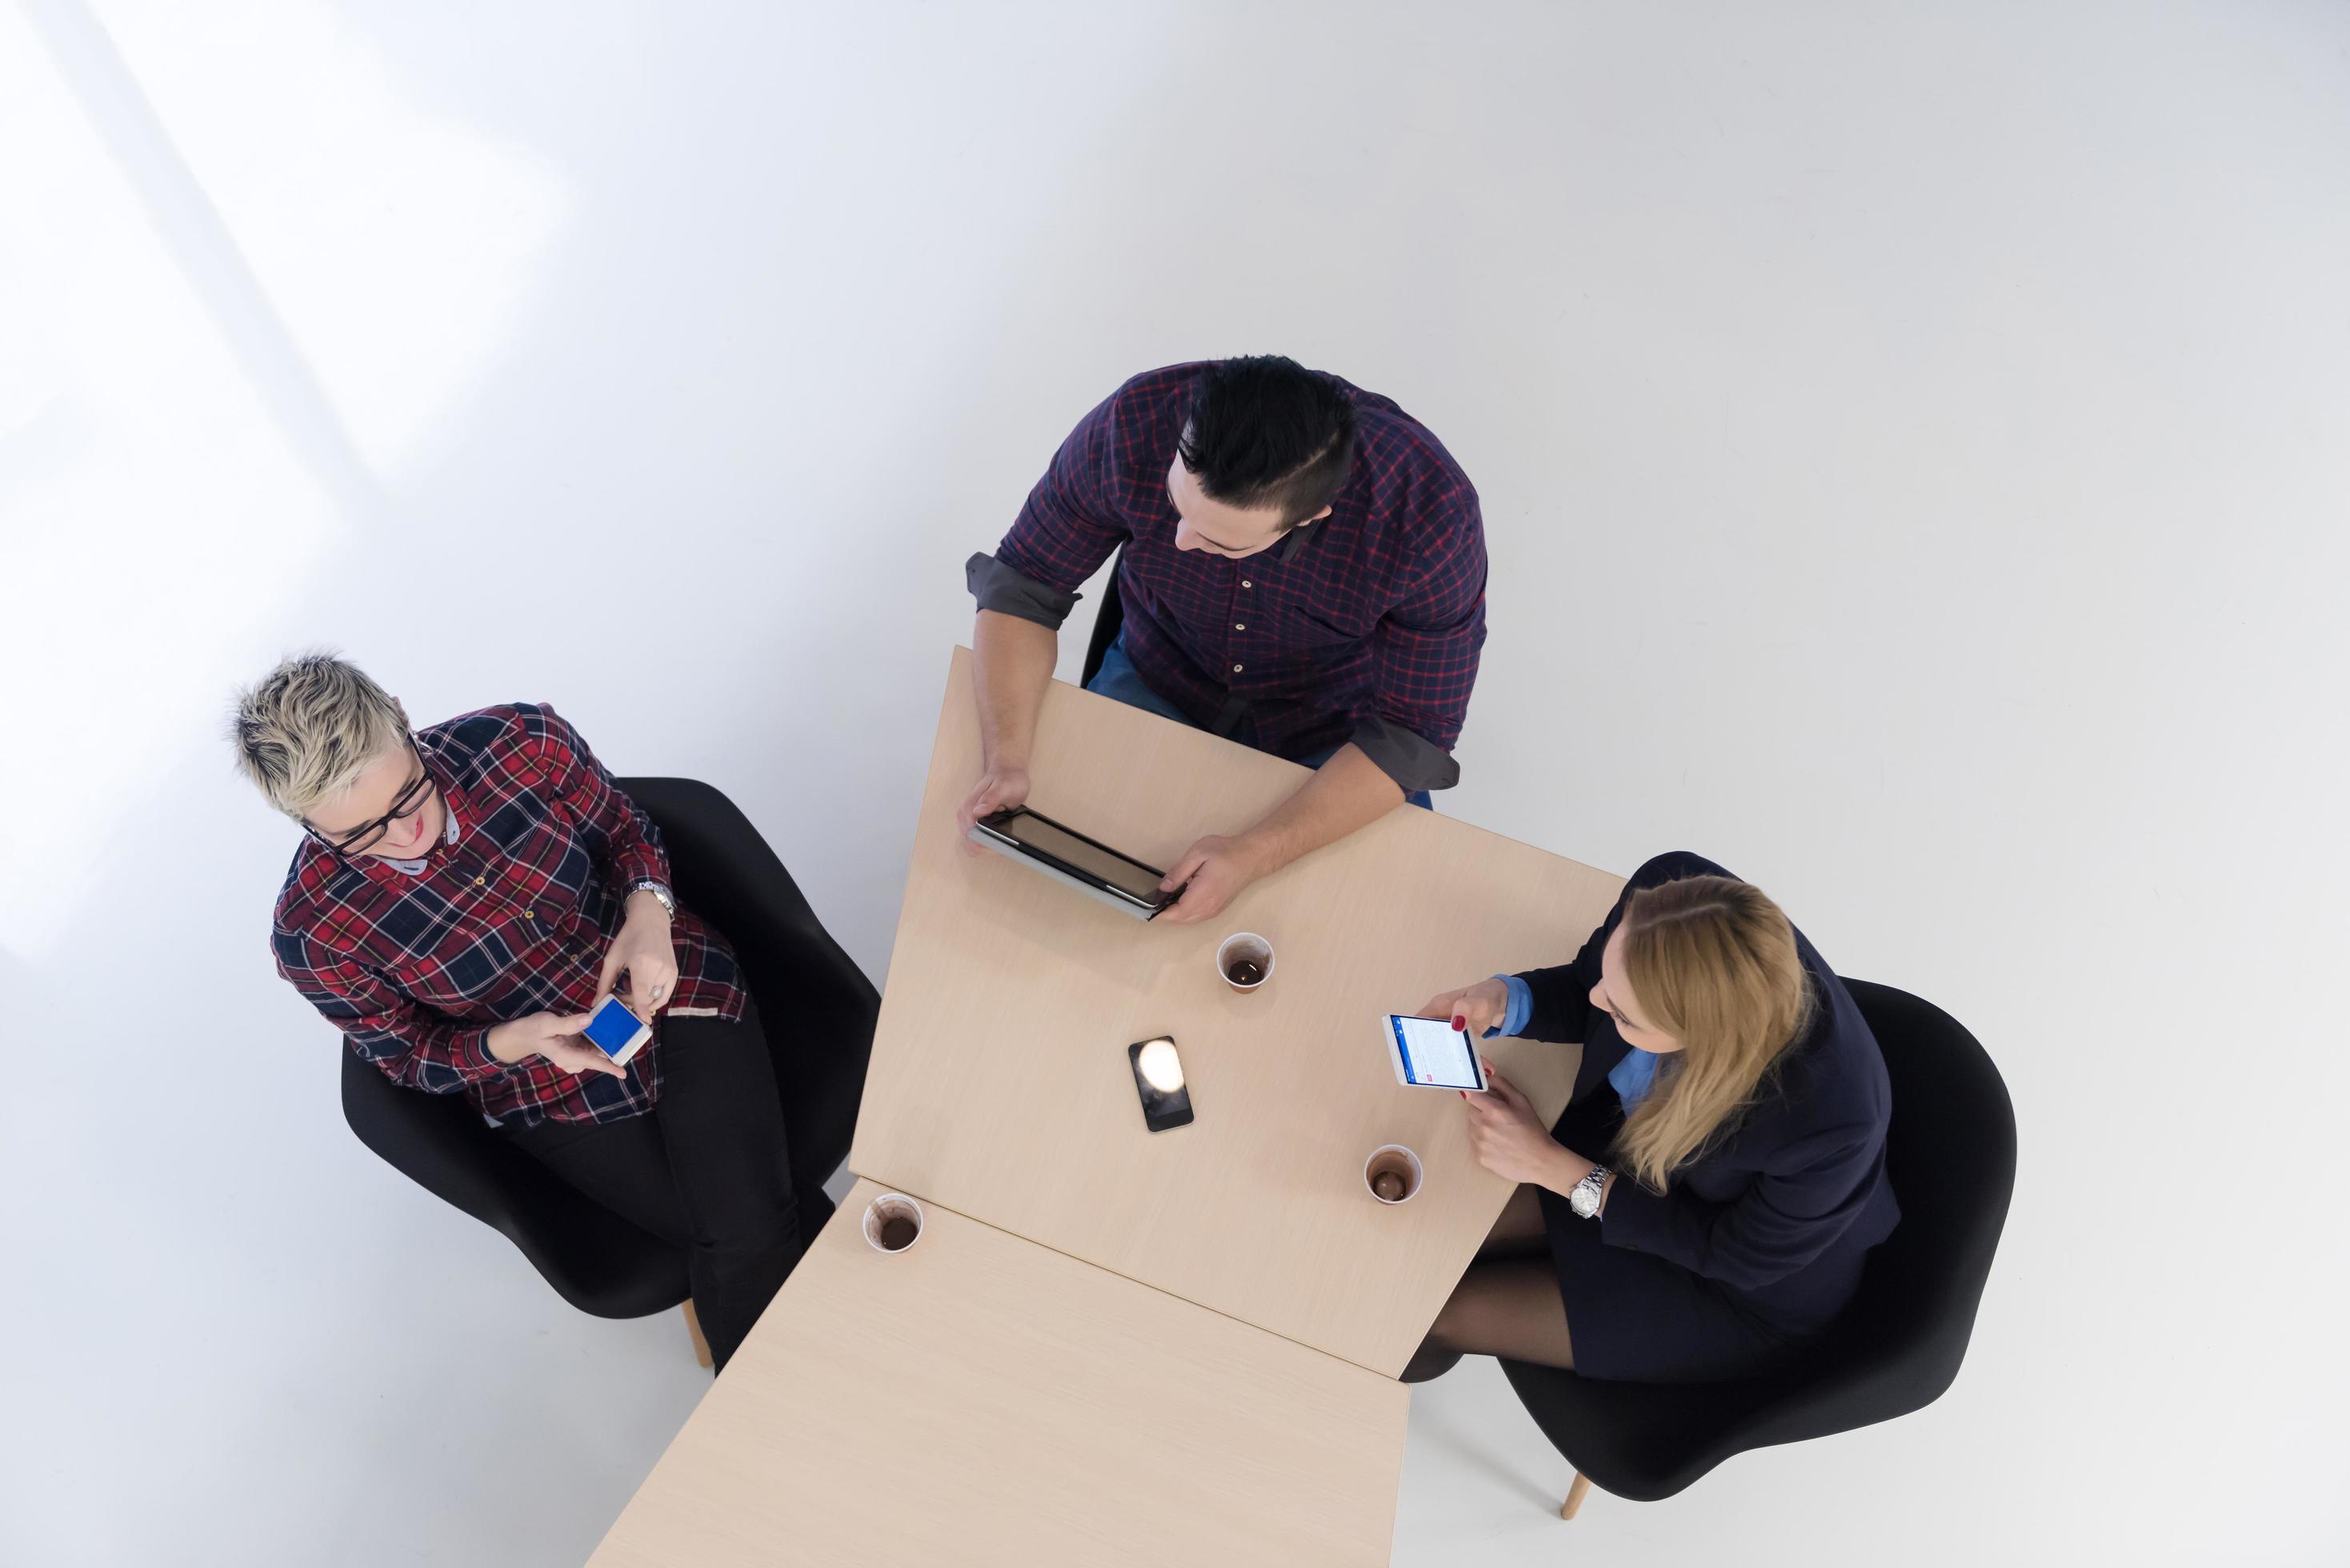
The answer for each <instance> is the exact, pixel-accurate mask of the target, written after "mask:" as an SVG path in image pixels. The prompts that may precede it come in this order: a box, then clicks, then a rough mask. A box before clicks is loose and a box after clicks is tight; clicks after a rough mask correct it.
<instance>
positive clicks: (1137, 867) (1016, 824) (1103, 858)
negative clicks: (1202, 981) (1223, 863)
mask: <svg viewBox="0 0 2350 1568" xmlns="http://www.w3.org/2000/svg"><path fill="white" fill-rule="evenodd" d="M991 826H994V827H996V828H997V829H999V830H1000V831H1002V832H1003V834H1005V835H1006V836H1009V837H1011V838H1014V839H1015V840H1017V841H1018V842H1020V843H1022V844H1025V845H1028V846H1031V847H1033V848H1036V849H1041V850H1043V851H1044V852H1045V854H1047V855H1049V856H1051V857H1053V858H1054V859H1055V860H1058V861H1061V862H1062V863H1063V864H1065V865H1068V866H1074V867H1076V868H1077V869H1078V870H1080V871H1082V872H1084V873H1085V874H1086V875H1087V876H1088V877H1096V878H1098V879H1099V880H1101V881H1104V882H1107V883H1108V884H1109V885H1110V886H1111V887H1113V888H1119V889H1121V890H1122V891H1125V892H1128V893H1131V894H1133V895H1134V897H1136V898H1139V899H1140V900H1142V901H1143V902H1144V903H1146V904H1155V903H1158V902H1159V900H1160V899H1162V898H1165V897H1166V895H1165V894H1163V893H1161V892H1160V891H1159V877H1161V876H1163V875H1164V873H1163V872H1159V871H1154V870H1152V869H1151V868H1150V867H1148V866H1145V865H1143V864H1142V863H1141V862H1139V861H1136V860H1128V858H1127V857H1125V856H1123V855H1119V854H1118V853H1116V852H1115V851H1112V850H1108V849H1105V848H1103V847H1102V846H1100V845H1098V844H1096V843H1094V842H1093V841H1092V840H1091V839H1088V838H1080V837H1078V836H1076V834H1074V833H1071V832H1070V831H1069V830H1068V829H1067V828H1066V827H1063V826H1061V825H1060V824H1058V823H1056V822H1051V821H1047V820H1046V819H1045V818H1044V817H1041V816H1038V815H1036V814H1035V813H1034V812H1028V811H1022V812H1015V813H1014V814H1013V815H1011V816H1010V817H1009V818H1008V819H1005V818H998V819H995V820H993V822H992V823H991Z"/></svg>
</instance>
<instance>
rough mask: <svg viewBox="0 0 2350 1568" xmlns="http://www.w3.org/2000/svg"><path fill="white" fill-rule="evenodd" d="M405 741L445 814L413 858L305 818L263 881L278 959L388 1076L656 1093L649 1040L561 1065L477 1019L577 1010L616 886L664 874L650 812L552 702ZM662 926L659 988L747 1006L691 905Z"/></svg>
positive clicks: (718, 940)
mask: <svg viewBox="0 0 2350 1568" xmlns="http://www.w3.org/2000/svg"><path fill="white" fill-rule="evenodd" d="M416 743H417V749H418V751H419V752H421V753H422V755H423V758H424V766H425V767H426V769H427V770H429V771H430V772H431V773H432V776H433V778H434V779H435V780H436V781H438V783H439V784H440V786H441V795H442V800H443V801H445V802H446V803H447V805H448V808H449V810H450V812H451V814H452V815H454V817H455V818H456V822H457V833H458V836H457V842H456V843H454V844H450V843H447V842H446V841H445V837H444V841H443V842H442V843H439V844H436V845H435V846H433V848H432V853H431V854H430V855H429V856H428V857H426V860H425V866H424V869H423V870H422V871H421V873H418V874H417V875H414V876H411V875H409V874H407V873H405V872H402V871H400V870H398V869H397V868H395V867H392V866H391V865H390V864H389V863H388V862H386V861H384V860H383V859H382V858H380V857H377V856H372V855H355V856H350V857H339V856H337V855H336V854H335V853H334V852H333V851H331V850H328V849H327V848H326V847H324V846H321V845H320V844H318V843H317V840H315V839H311V838H307V837H306V838H305V839H304V840H303V842H302V847H301V849H300V850H299V851H298V852H297V853H296V855H295V857H294V866H293V868H292V870H291V871H290V872H288V873H287V876H286V887H285V890H284V891H283V892H281V893H280V894H279V895H278V897H277V912H276V920H275V923H274V930H273V932H272V936H271V946H272V947H273V948H274V949H275V950H276V955H277V969H278V972H279V973H281V974H283V975H284V976H285V977H286V979H287V980H288V981H292V982H293V984H294V988H295V989H296V991H299V992H301V993H302V994H303V995H304V996H305V997H307V998H308V999H309V1002H310V1003H311V1005H312V1006H314V1007H316V1008H317V1010H318V1011H319V1012H322V1013H324V1014H326V1016H327V1018H328V1021H329V1022H330V1023H333V1024H334V1025H335V1026H336V1027H337V1028H338V1029H340V1030H341V1031H342V1032H343V1033H344V1036H345V1037H346V1038H347V1039H348V1040H349V1041H350V1044H351V1046H352V1048H353V1049H354V1050H356V1051H358V1052H359V1054H360V1055H362V1056H364V1057H366V1058H367V1059H368V1060H369V1061H370V1062H373V1063H374V1064H376V1065H377V1066H379V1067H380V1068H382V1069H383V1070H384V1072H385V1073H387V1074H389V1075H390V1076H391V1078H392V1081H393V1082H395V1083H400V1084H405V1085H409V1086H411V1087H412V1088H418V1089H424V1090H427V1091H430V1092H431V1093H433V1094H451V1093H453V1092H455V1091H457V1090H460V1089H462V1090H463V1091H464V1092H465V1093H466V1095H468V1096H471V1097H472V1099H473V1104H474V1105H476V1106H479V1107H481V1109H482V1110H483V1111H484V1113H486V1114H487V1115H490V1116H495V1117H496V1118H497V1119H498V1120H499V1121H500V1122H504V1123H512V1124H516V1125H520V1126H525V1127H527V1126H530V1125H532V1124H534V1123H536V1122H538V1121H540V1120H542V1119H550V1120H554V1121H565V1122H580V1121H596V1122H611V1121H619V1120H620V1119H621V1118H623V1117H626V1116H637V1115H639V1114H640V1113H642V1112H643V1111H645V1110H646V1109H648V1108H649V1107H650V1106H651V1105H652V1103H653V1101H654V1100H656V1099H657V1098H659V1097H660V1063H661V1057H660V1027H659V1024H658V1023H656V1025H655V1029H654V1036H655V1037H654V1039H653V1040H652V1041H651V1042H650V1043H649V1044H647V1045H646V1046H645V1048H644V1049H643V1050H641V1051H639V1052H638V1053H637V1054H636V1056H635V1058H634V1059H633V1060H631V1061H630V1062H629V1074H628V1076H627V1077H625V1078H616V1077H613V1076H612V1075H609V1074H607V1073H586V1074H581V1075H577V1076H576V1077H575V1076H574V1075H571V1074H569V1073H567V1072H564V1071H563V1070H562V1069H560V1068H558V1067H556V1065H555V1064H553V1063H551V1062H549V1061H547V1060H546V1058H545V1057H544V1056H528V1057H525V1058H524V1059H523V1060H522V1061H520V1062H517V1063H515V1064H513V1065H511V1066H509V1065H508V1064H505V1063H504V1062H501V1061H499V1060H498V1059H497V1058H496V1057H494V1056H493V1055H491V1054H490V1053H489V1050H488V1047H487V1044H485V1043H486V1041H487V1039H488V1037H489V1033H490V1026H491V1025H492V1024H494V1023H504V1022H505V1021H506V1020H508V1019H514V1018H522V1017H525V1016H527V1015H528V1014H530V1013H534V1012H586V1011H587V1007H588V1006H589V1004H590V1003H592V1002H594V1001H595V1000H596V982H597V980H598V977H599V976H600V975H601V973H602V971H603V964H604V955H605V953H606V951H607V950H608V949H609V947H610V946H611V942H612V939H613V938H614V937H615V936H617V935H618V934H619V929H620V919H621V914H622V909H621V906H622V904H623V903H624V901H625V895H624V892H623V889H625V888H627V887H628V885H629V883H630V882H631V881H634V880H635V879H636V878H638V877H657V878H659V879H660V880H661V881H662V882H664V883H665V882H667V881H668V880H669V857H667V856H666V855H665V854H664V853H662V850H661V844H660V832H659V830H658V829H656V828H655V827H654V826H653V825H652V820H651V818H650V817H648V816H647V815H645V814H644V813H643V812H642V811H641V810H639V809H638V808H637V806H636V805H633V804H632V803H631V802H630V801H629V798H628V796H626V795H624V794H621V793H620V791H619V787H618V786H617V785H615V784H613V782H612V775H611V774H608V773H606V772H605V771H604V768H603V765H602V764H601V763H598V762H597V760H596V758H595V755H594V753H590V752H589V751H588V750H587V742H584V741H582V740H581V739H580V738H579V735H578V732H577V731H575V730H573V729H572V728H571V726H570V725H569V724H567V723H566V722H564V721H563V720H561V719H560V718H558V717H556V712H555V710H554V709H552V708H548V707H546V706H543V705H542V706H537V707H534V706H531V705H530V704H527V703H520V702H518V703H515V705H514V706H513V707H510V708H487V709H484V710H483V711H481V712H478V713H467V714H465V715H463V717H461V718H456V719H452V720H450V721H449V722H447V723H445V724H435V725H433V726H432V728H430V729H426V730H421V731H419V732H417V736H416ZM670 934H671V939H672V940H674V942H675V943H676V945H677V970H678V975H677V992H676V995H675V996H674V998H673V999H672V1000H671V1006H672V1007H673V1008H681V1009H686V1010H701V1009H711V1010H714V1011H715V1012H717V1014H718V1015H719V1016H720V1017H723V1018H727V1019H738V1018H740V1017H742V1016H743V1001H744V997H745V992H744V991H743V980H742V975H741V973H740V971H738V970H737V969H736V967H735V963H734V954H733V950H732V949H730V948H729V947H728V946H727V945H726V940H725V939H724V938H723V937H722V936H720V935H719V934H718V933H717V932H716V931H714V930H712V929H710V927H709V926H707V925H705V924H704V923H703V922H702V920H700V919H697V918H696V917H695V916H694V915H693V914H692V913H691V911H689V910H686V909H679V910H678V912H677V919H676V920H675V921H674V922H673V923H672V925H671V931H670Z"/></svg>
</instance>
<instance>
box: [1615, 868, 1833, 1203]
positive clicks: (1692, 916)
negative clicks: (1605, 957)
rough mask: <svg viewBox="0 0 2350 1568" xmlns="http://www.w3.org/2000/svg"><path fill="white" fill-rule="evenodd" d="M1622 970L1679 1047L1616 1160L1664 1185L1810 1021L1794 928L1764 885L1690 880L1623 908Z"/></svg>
mask: <svg viewBox="0 0 2350 1568" xmlns="http://www.w3.org/2000/svg"><path fill="white" fill-rule="evenodd" d="M1621 929H1622V930H1623V933H1624V978H1625V979H1626V980H1627V981H1629V982H1630V983H1631V987H1632V991H1633V993H1634V995H1635V996H1636V997H1637V998H1638V1001H1639V1004H1640V1010H1641V1012H1645V1013H1646V1014H1647V1015H1648V1022H1649V1023H1652V1024H1654V1025H1655V1026H1656V1027H1657V1028H1659V1029H1660V1030H1662V1031H1663V1032H1664V1033H1667V1034H1669V1035H1671V1036H1672V1037H1673V1038H1674V1039H1676V1040H1678V1041H1679V1042H1680V1043H1681V1049H1679V1051H1676V1052H1672V1053H1670V1054H1667V1055H1665V1056H1664V1058H1663V1059H1662V1060H1661V1061H1659V1063H1658V1064H1657V1076H1656V1083H1655V1086H1654V1087H1652V1088H1651V1089H1650V1090H1649V1092H1648V1096H1647V1097H1645V1098H1644V1099H1642V1100H1641V1101H1640V1102H1639V1104H1638V1106H1635V1107H1634V1108H1633V1110H1632V1114H1631V1115H1630V1116H1629V1117H1627V1119H1626V1121H1625V1123H1624V1127H1623V1130H1622V1131H1621V1132H1620V1133H1618V1134H1617V1138H1616V1157H1617V1159H1618V1160H1619V1161H1620V1162H1622V1164H1623V1165H1624V1166H1625V1167H1626V1168H1627V1169H1628V1170H1629V1171H1630V1173H1631V1174H1632V1176H1633V1177H1634V1178H1636V1179H1638V1181H1639V1183H1640V1185H1641V1186H1643V1187H1646V1188H1648V1189H1649V1190H1650V1191H1652V1192H1662V1191H1663V1190H1664V1189H1665V1183H1666V1182H1667V1180H1668V1179H1669V1178H1670V1177H1671V1176H1672V1173H1673V1172H1674V1171H1676V1170H1678V1169H1679V1168H1681V1167H1682V1166H1683V1165H1686V1164H1687V1163H1689V1162H1690V1160H1691V1159H1694V1158H1697V1157H1698V1156H1699V1155H1700V1154H1701V1153H1703V1152H1704V1151H1705V1149H1706V1148H1707V1147H1708V1146H1709V1145H1710V1144H1711V1143H1712V1142H1714V1141H1715V1140H1716V1139H1717V1138H1719V1137H1721V1136H1723V1135H1724V1134H1726V1133H1728V1132H1729V1131H1730V1130H1731V1128H1733V1127H1736V1126H1737V1125H1738V1119H1739V1117H1740V1116H1742V1115H1743V1114H1744V1113H1745V1111H1746V1108H1747V1107H1748V1106H1751V1105H1752V1104H1753V1103H1754V1102H1755V1100H1756V1099H1757V1098H1758V1097H1759V1096H1760V1094H1761V1091H1762V1088H1763V1083H1764V1081H1765V1080H1766V1079H1767V1078H1768V1077H1769V1076H1770V1075H1771V1070H1772V1068H1773V1066H1774V1065H1775V1064H1777V1062H1778V1060H1779V1056H1780V1054H1781V1053H1783V1051H1785V1050H1786V1048H1787V1047H1788V1046H1789V1045H1791V1044H1794V1042H1795V1041H1796V1040H1797V1039H1799V1038H1800V1037H1801V1036H1802V1035H1803V1033H1804V1029H1805V1028H1806V1027H1808V1026H1809V1024H1810V1023H1811V1019H1812V1008H1813V1006H1814V998H1813V995H1812V989H1811V985H1810V983H1809V981H1808V980H1807V978H1806V977H1805V975H1804V962H1803V959H1802V957H1801V956H1800V955H1799V954H1798V953H1797V952H1796V950H1795V928H1794V926H1793V925H1791V924H1790V923H1789V922H1788V919H1787V917H1786V916H1785V914H1783V912H1781V910H1780V909H1779V906H1778V905H1776V904H1774V903H1773V902H1772V901H1771V900H1770V899H1769V898H1767V897H1765V896H1764V895H1763V890H1762V889H1761V888H1756V887H1753V886H1752V885H1751V884H1749V883H1745V882H1741V881H1738V880H1736V879H1735V878H1733V877H1682V878H1680V879H1679V880H1678V881H1673V882H1666V883H1662V884H1659V886H1657V887H1654V888H1642V889H1640V891H1638V892H1637V893H1635V894H1633V895H1632V898H1631V900H1630V901H1629V902H1628V903H1627V904H1626V905H1625V908H1624V919H1623V924H1622V928H1621Z"/></svg>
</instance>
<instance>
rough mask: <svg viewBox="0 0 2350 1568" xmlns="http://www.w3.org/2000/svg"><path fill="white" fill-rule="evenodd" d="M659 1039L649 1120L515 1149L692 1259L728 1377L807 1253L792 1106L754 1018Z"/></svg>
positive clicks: (555, 1133)
mask: <svg viewBox="0 0 2350 1568" xmlns="http://www.w3.org/2000/svg"><path fill="white" fill-rule="evenodd" d="M661 1030H662V1039H661V1043H660V1054H661V1090H660V1099H659V1100H657V1101H655V1102H654V1104H653V1108H652V1109H651V1110H650V1111H649V1112H647V1113H646V1114H645V1115H643V1116H630V1117H629V1118H628V1119H627V1120H626V1121H619V1122H541V1123H540V1124H539V1125H538V1126H536V1127H513V1128H509V1129H507V1130H506V1136H507V1137H511V1138H512V1139H513V1140H514V1141H515V1143H517V1144H519V1145H520V1146H521V1147H523V1149H524V1150H525V1152H527V1153H528V1154H530V1155H531V1157H532V1158H535V1159H536V1160H538V1161H539V1163H541V1164H542V1165H545V1166H546V1168H548V1169H550V1170H552V1171H554V1172H555V1173H556V1175H557V1176H559V1177H561V1178H562V1179H564V1180H565V1181H567V1182H568V1183H569V1184H570V1185H572V1186H573V1187H576V1188H577V1189H579V1190H580V1191H581V1192H584V1193H586V1194H587V1196H588V1197H590V1198H592V1199H595V1200H596V1201H597V1202H598V1203H601V1204H602V1205H604V1206H605V1207H606V1208H607V1209H610V1210H613V1211H615V1212H616V1213H618V1214H619V1215H620V1216H622V1217H623V1218H624V1219H627V1220H629V1221H631V1222H632V1223H634V1224H637V1225H639V1226H641V1227H643V1228H644V1229H645V1230H647V1231H651V1232H652V1233H653V1234H654V1235H656V1236H659V1237H660V1238H662V1239H663V1240H664V1241H674V1242H676V1243H677V1244H678V1245H679V1246H681V1247H683V1248H684V1249H685V1250H686V1272H687V1278H688V1280H689V1282H691V1286H692V1289H693V1307H694V1312H695V1314H697V1315H698V1316H700V1318H701V1319H702V1335H703V1337H705V1338H706V1339H708V1340H709V1341H710V1358H711V1360H712V1361H713V1362H715V1363H716V1364H717V1366H718V1368H719V1370H721V1371H723V1370H724V1369H725V1366H726V1362H727V1359H728V1357H730V1356H732V1355H733V1354H734V1352H735V1350H736V1349H737V1348H738V1347H739V1346H740V1345H742V1343H743V1337H744V1336H745V1335H746V1334H749V1333H750V1332H751V1325H752V1324H754V1323H756V1322H758V1321H759V1314H761V1313H762V1312H764V1311H765V1310H766V1306H767V1303H768V1302H769V1301H770V1300H772V1299H773V1298H774V1296H775V1292H776V1291H777V1289H779V1288H780V1287H781V1286H782V1284H783V1282H784V1281H785V1277H786V1276H788V1275H789V1274H790V1273H791V1272H792V1267H793V1265H794V1264H795V1263H797V1262H799V1261H800V1253H801V1251H803V1250H804V1248H805V1245H806V1243H805V1241H803V1239H802V1231H801V1227H800V1218H801V1216H800V1205H799V1202H798V1200H797V1199H796V1197H795V1194H794V1193H793V1191H792V1173H791V1162H790V1160H789V1159H788V1158H786V1151H785V1145H784V1112H783V1106H782V1104H781V1102H779V1101H778V1100H777V1099H776V1097H775V1065H774V1063H773V1062H772V1061H771V1060H770V1058H769V1057H768V1055H767V1038H766V1035H765V1034H764V1033H763V1032H762V1030H761V1027H760V1023H759V1013H758V1009H757V1008H756V1007H755V1006H753V1007H750V1008H749V1009H748V1010H746V1011H745V1012H744V1013H743V1021H742V1022H741V1023H726V1022H725V1021H723V1019H717V1018H671V1019H670V1020H668V1021H667V1022H665V1023H663V1024H662V1025H661ZM814 1197H815V1199H816V1202H817V1203H818V1204H820V1205H822V1206H823V1207H824V1208H826V1209H827V1210H828V1209H829V1208H830V1205H829V1204H828V1203H826V1202H825V1201H824V1199H823V1195H822V1194H821V1193H817V1194H815V1195H814ZM815 1218H816V1219H817V1220H818V1222H821V1216H816V1217H815ZM815 1230H816V1226H815V1225H810V1226H809V1227H808V1233H809V1234H813V1233H814V1231H815Z"/></svg>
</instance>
